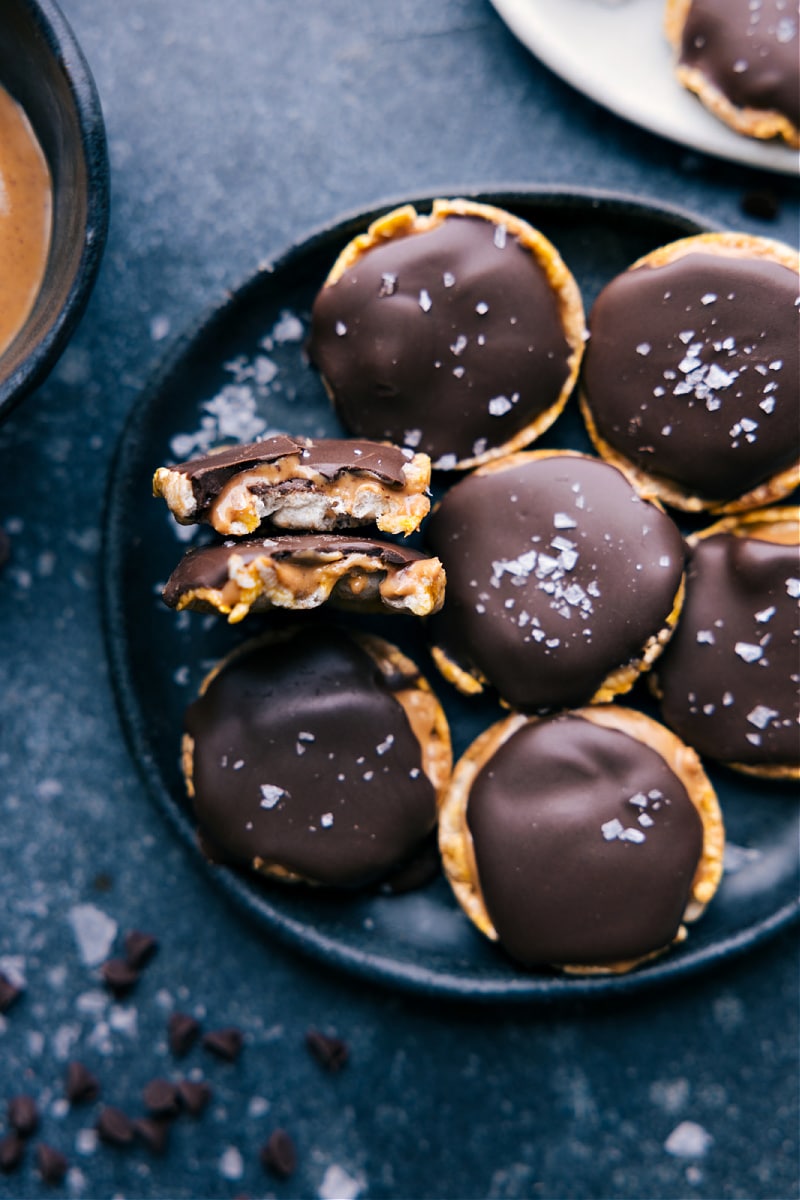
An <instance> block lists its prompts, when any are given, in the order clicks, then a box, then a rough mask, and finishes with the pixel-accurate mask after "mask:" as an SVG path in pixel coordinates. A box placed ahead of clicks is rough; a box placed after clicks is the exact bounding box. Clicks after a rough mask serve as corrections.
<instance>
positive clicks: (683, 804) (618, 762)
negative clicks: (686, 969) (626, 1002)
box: [467, 716, 703, 966]
mask: <svg viewBox="0 0 800 1200" xmlns="http://www.w3.org/2000/svg"><path fill="white" fill-rule="evenodd" d="M467 822H468V825H469V829H470V832H471V834H472V838H473V842H474V847H475V858H476V862H477V866H478V878H479V880H480V886H481V889H482V892H483V897H484V901H485V904H486V909H487V911H488V913H489V916H490V917H491V920H492V924H493V925H494V927H495V929H496V930H497V933H498V935H499V938H500V942H501V944H502V945H503V946H504V947H505V948H506V950H507V951H508V952H509V954H511V955H512V956H513V957H514V958H516V959H517V960H519V961H520V962H522V963H524V964H525V965H526V966H534V965H537V964H541V963H553V964H564V963H567V964H569V963H572V964H581V965H592V964H603V963H614V962H621V961H625V960H627V959H631V958H638V957H639V956H641V955H644V954H648V953H649V952H651V951H654V950H658V949H661V948H663V947H665V946H667V945H669V943H670V942H671V941H672V940H673V938H674V936H675V934H676V933H677V930H678V927H679V925H680V923H681V918H682V916H683V913H684V910H685V908H686V905H687V902H688V899H689V896H690V891H691V885H692V881H693V879H694V874H695V871H696V869H697V865H698V863H699V861H700V856H701V853H702V846H703V827H702V822H701V819H700V817H699V815H698V813H697V810H696V808H695V807H694V805H693V803H692V801H691V800H690V799H689V797H688V795H687V793H686V791H685V789H684V787H683V785H682V783H681V782H680V780H679V779H678V778H677V776H676V775H675V774H674V773H673V771H672V770H671V769H670V768H669V766H668V765H667V763H666V762H665V761H664V759H663V758H661V756H660V755H659V754H657V753H656V752H655V751H654V750H651V749H650V747H649V746H646V745H644V744H643V743H642V742H639V741H637V740H635V739H634V738H632V737H630V736H628V735H627V734H624V733H620V732H618V731H616V730H610V729H605V728H600V727H598V726H597V725H595V724H593V723H592V722H590V721H587V720H585V719H583V718H580V717H575V716H561V717H555V718H551V719H549V720H547V721H542V722H538V723H534V724H528V725H525V726H523V727H522V728H521V729H520V730H518V731H517V732H516V733H515V734H513V735H512V737H511V738H509V740H508V741H507V742H506V743H505V744H504V745H503V746H501V747H500V749H499V750H498V751H497V753H496V754H495V755H494V756H493V757H492V758H491V759H490V761H489V762H488V763H487V764H486V765H485V766H484V767H483V769H482V770H481V771H480V772H479V773H478V775H477V777H476V779H475V781H474V783H473V785H472V790H471V792H470V795H469V801H468V807H467Z"/></svg>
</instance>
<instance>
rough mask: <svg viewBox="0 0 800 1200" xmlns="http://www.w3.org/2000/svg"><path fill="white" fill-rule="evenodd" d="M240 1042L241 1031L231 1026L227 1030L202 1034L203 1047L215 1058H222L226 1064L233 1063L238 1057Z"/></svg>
mask: <svg viewBox="0 0 800 1200" xmlns="http://www.w3.org/2000/svg"><path fill="white" fill-rule="evenodd" d="M242 1041H243V1038H242V1034H241V1030H239V1029H235V1028H234V1027H233V1026H231V1027H230V1028H228V1029H212V1030H210V1031H209V1032H208V1033H205V1034H203V1045H204V1046H205V1048H206V1050H210V1051H211V1053H212V1054H216V1056H217V1058H224V1059H225V1061H226V1062H233V1061H234V1059H236V1058H238V1057H239V1054H240V1052H241V1049H242Z"/></svg>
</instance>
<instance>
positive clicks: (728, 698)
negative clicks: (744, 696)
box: [722, 692, 734, 708]
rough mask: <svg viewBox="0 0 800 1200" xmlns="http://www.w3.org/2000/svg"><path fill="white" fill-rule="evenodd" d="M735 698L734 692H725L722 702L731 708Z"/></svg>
mask: <svg viewBox="0 0 800 1200" xmlns="http://www.w3.org/2000/svg"><path fill="white" fill-rule="evenodd" d="M733 699H734V697H733V692H723V695H722V703H723V705H724V706H725V708H730V706H731V705H732V704H733Z"/></svg>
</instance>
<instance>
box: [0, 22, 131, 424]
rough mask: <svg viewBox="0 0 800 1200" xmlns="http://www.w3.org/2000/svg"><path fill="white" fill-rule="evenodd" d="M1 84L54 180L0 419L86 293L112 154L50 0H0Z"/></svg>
mask: <svg viewBox="0 0 800 1200" xmlns="http://www.w3.org/2000/svg"><path fill="white" fill-rule="evenodd" d="M0 85H2V86H3V87H4V88H5V89H6V91H8V92H10V94H11V95H12V96H13V98H14V99H15V100H16V101H17V103H18V104H20V105H21V106H22V108H23V109H24V110H25V112H26V114H27V116H28V119H29V121H30V122H31V125H32V126H33V129H34V132H35V133H36V136H37V138H38V139H39V143H40V145H41V147H42V150H43V151H44V155H45V158H46V159H47V163H48V166H49V167H50V174H51V176H52V181H53V227H52V236H51V243H50V253H49V256H48V261H47V267H46V270H45V276H44V280H43V283H42V286H41V289H40V291H39V295H38V297H37V299H36V302H35V304H34V306H33V309H32V310H31V312H30V314H29V316H28V319H27V320H26V322H25V324H24V325H23V327H22V329H21V330H20V331H19V333H18V334H17V336H16V337H15V338H14V341H13V342H12V343H11V345H10V346H9V347H8V348H7V350H6V351H5V353H4V354H2V355H0V420H2V419H3V418H4V417H5V416H7V415H8V413H9V412H10V411H11V409H12V408H13V407H14V406H15V405H16V404H17V403H18V402H19V401H20V400H21V399H22V398H23V396H25V395H26V394H27V393H28V392H30V391H31V389H32V388H34V387H36V386H37V385H38V384H40V383H41V382H42V380H43V379H44V378H45V376H46V375H47V374H48V372H49V371H50V370H51V368H52V367H53V366H54V364H55V363H56V361H57V359H58V357H59V355H60V354H61V352H62V350H63V349H64V347H65V345H66V344H67V341H68V339H69V337H70V334H71V333H72V331H73V329H74V328H75V326H76V324H77V322H78V320H79V318H80V316H81V313H82V312H83V309H84V307H85V305H86V302H87V300H88V298H89V294H90V292H91V289H92V285H93V283H94V280H95V276H96V275H97V269H98V267H99V265H100V259H101V258H102V254H103V247H104V245H105V240H106V232H107V229H108V155H107V151H106V136H105V127H104V124H103V114H102V111H101V108H100V101H99V99H98V95H97V90H96V88H95V85H94V80H93V79H92V76H91V74H90V72H89V68H88V66H87V65H86V60H85V58H84V57H83V53H82V52H81V49H80V46H79V45H78V43H77V41H76V40H75V35H74V34H73V33H72V30H71V29H70V27H69V25H68V24H67V22H66V21H65V19H64V17H63V15H62V13H61V12H60V10H59V9H58V7H57V6H56V4H55V3H53V0H2V4H0Z"/></svg>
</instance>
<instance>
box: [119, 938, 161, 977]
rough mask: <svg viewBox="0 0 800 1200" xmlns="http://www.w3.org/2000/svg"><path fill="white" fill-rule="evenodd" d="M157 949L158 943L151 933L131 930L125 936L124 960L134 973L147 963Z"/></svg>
mask: <svg viewBox="0 0 800 1200" xmlns="http://www.w3.org/2000/svg"><path fill="white" fill-rule="evenodd" d="M157 949H158V941H157V939H156V938H154V937H153V935H152V934H151V933H142V932H141V930H139V929H132V930H131V932H130V933H127V934H126V935H125V960H126V962H127V964H128V966H129V967H133V968H134V970H136V971H139V970H141V968H142V967H143V966H145V965H146V964H147V963H149V961H150V959H151V958H152V957H153V955H154V954H155V952H156V950H157Z"/></svg>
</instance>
